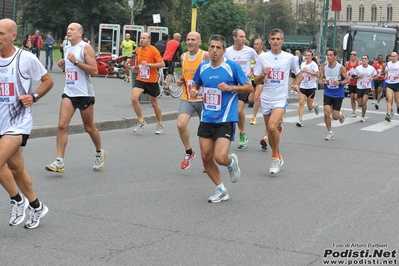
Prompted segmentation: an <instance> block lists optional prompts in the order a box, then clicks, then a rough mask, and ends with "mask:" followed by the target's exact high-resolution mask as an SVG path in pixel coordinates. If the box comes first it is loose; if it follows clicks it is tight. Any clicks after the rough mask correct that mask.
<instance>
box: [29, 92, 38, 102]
mask: <svg viewBox="0 0 399 266" xmlns="http://www.w3.org/2000/svg"><path fill="white" fill-rule="evenodd" d="M31 95H32V98H33V102H37V101H39V94H37V93H31Z"/></svg>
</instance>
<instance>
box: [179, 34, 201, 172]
mask: <svg viewBox="0 0 399 266" xmlns="http://www.w3.org/2000/svg"><path fill="white" fill-rule="evenodd" d="M186 43H187V49H188V52H187V53H184V54H182V55H181V58H180V62H181V63H182V77H181V78H180V79H179V80H178V81H177V85H178V86H183V94H182V96H181V102H180V107H179V115H178V117H177V128H178V130H179V135H180V139H181V141H182V142H183V146H184V148H185V150H186V153H185V155H184V159H183V162H182V163H181V165H180V168H181V169H183V170H185V169H188V168H190V162H191V161H192V160H193V159H194V158H195V155H196V154H195V152H194V151H193V150H192V148H191V142H190V131H189V130H188V128H187V125H188V122H189V120H190V118H191V116H192V115H193V114H194V113H197V114H198V116H201V111H202V96H203V95H202V94H203V91H202V90H201V92H200V94H199V96H198V97H195V98H192V97H190V89H191V87H192V84H193V77H194V74H195V71H196V70H197V68H198V66H199V65H200V64H201V63H202V62H203V61H206V60H209V54H208V52H205V51H203V50H201V49H199V46H200V44H201V35H200V34H199V33H198V32H196V31H192V32H190V33H189V34H187V38H186Z"/></svg>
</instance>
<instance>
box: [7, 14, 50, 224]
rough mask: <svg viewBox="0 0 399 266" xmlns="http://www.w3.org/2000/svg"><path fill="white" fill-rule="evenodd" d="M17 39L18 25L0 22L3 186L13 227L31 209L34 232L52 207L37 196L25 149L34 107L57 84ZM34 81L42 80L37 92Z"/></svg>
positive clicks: (8, 20)
mask: <svg viewBox="0 0 399 266" xmlns="http://www.w3.org/2000/svg"><path fill="white" fill-rule="evenodd" d="M16 37H17V25H16V24H15V22H14V21H12V20H11V19H2V20H0V43H1V45H0V114H1V116H0V184H1V185H2V186H3V187H4V189H5V190H6V191H7V193H8V194H9V195H10V198H11V215H10V219H9V222H8V223H9V225H11V226H15V225H18V224H20V223H22V222H23V221H24V220H25V211H26V209H27V208H29V218H28V220H27V222H26V223H25V228H28V229H31V228H36V227H37V226H38V225H39V223H40V219H41V218H43V217H44V216H45V215H46V214H47V212H48V208H47V207H46V206H45V205H44V204H43V203H42V202H40V201H39V200H38V198H37V196H36V193H35V191H34V189H33V186H32V179H31V177H30V176H29V174H28V172H27V171H26V170H25V168H24V159H23V154H22V148H21V146H25V145H26V142H27V140H28V138H29V134H30V133H31V130H32V116H31V106H32V105H33V103H34V102H37V101H38V100H39V98H40V97H43V96H44V95H45V94H46V93H47V92H48V91H49V90H50V89H51V88H52V87H53V84H54V82H53V79H52V78H51V76H50V75H49V74H48V73H47V71H46V69H45V68H44V67H43V65H42V64H41V63H40V61H39V60H38V59H37V57H36V56H35V55H34V54H32V53H29V52H28V51H23V50H21V49H18V48H17V47H15V46H14V44H13V41H14V40H15V38H16ZM32 80H36V81H38V80H40V81H41V84H40V85H39V87H38V88H37V89H36V90H33V89H32ZM18 189H19V190H20V191H21V192H22V194H23V195H21V194H20V193H19V191H18Z"/></svg>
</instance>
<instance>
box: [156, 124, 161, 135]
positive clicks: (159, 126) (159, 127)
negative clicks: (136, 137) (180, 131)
mask: <svg viewBox="0 0 399 266" xmlns="http://www.w3.org/2000/svg"><path fill="white" fill-rule="evenodd" d="M155 134H157V135H161V134H163V124H157V127H156V128H155Z"/></svg>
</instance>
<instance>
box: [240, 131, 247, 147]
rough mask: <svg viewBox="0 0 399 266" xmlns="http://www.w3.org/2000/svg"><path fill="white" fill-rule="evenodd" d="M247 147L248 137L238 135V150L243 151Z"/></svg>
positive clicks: (243, 134) (242, 134) (241, 134)
mask: <svg viewBox="0 0 399 266" xmlns="http://www.w3.org/2000/svg"><path fill="white" fill-rule="evenodd" d="M247 145H248V136H247V134H246V133H240V142H239V143H238V148H239V149H245V148H246V147H247Z"/></svg>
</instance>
